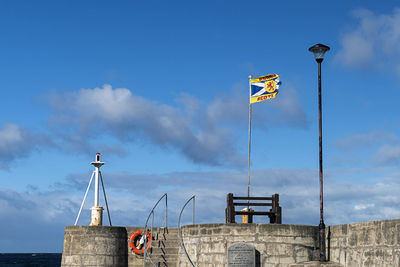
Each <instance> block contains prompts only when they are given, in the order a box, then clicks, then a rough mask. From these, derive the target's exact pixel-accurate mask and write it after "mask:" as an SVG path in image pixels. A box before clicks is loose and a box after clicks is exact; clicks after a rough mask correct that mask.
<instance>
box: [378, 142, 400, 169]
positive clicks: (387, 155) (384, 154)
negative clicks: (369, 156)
mask: <svg viewBox="0 0 400 267" xmlns="http://www.w3.org/2000/svg"><path fill="white" fill-rule="evenodd" d="M375 160H376V162H377V163H378V164H381V165H382V164H394V163H399V162H400V145H387V144H385V145H383V146H381V147H380V148H379V149H378V151H377V152H376V154H375Z"/></svg>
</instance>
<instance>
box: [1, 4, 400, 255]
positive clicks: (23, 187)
mask: <svg viewBox="0 0 400 267" xmlns="http://www.w3.org/2000/svg"><path fill="white" fill-rule="evenodd" d="M0 33H1V36H2V42H0V59H1V62H2V64H0V77H1V88H2V89H1V92H2V97H1V98H0V111H1V114H2V115H1V117H0V118H1V120H0V218H1V220H0V226H1V227H0V229H1V230H0V252H61V251H62V239H63V231H64V228H65V226H67V225H72V224H73V223H74V221H75V217H76V215H77V212H78V210H79V205H80V203H81V201H82V198H83V195H84V191H85V189H86V186H87V184H88V182H89V178H90V174H91V172H92V171H93V168H92V166H91V165H90V164H89V163H90V162H91V161H92V160H93V159H94V156H95V153H96V152H101V153H102V159H103V160H104V161H105V162H106V165H104V166H103V167H102V171H103V177H104V180H105V181H104V182H105V186H106V190H107V195H108V198H109V205H110V209H111V216H112V219H113V224H114V225H143V224H144V222H145V219H146V217H147V215H148V212H149V211H150V209H151V208H152V206H153V204H154V203H155V202H156V201H157V200H158V198H159V197H160V196H161V195H162V194H163V193H165V192H167V193H168V197H169V201H170V202H169V213H170V215H169V218H170V221H169V223H170V225H171V226H175V225H176V223H177V215H178V214H179V211H180V209H181V207H182V206H183V204H184V203H185V201H186V200H187V199H188V198H190V197H191V196H192V195H194V194H195V195H196V196H197V203H196V214H197V215H196V218H197V222H198V223H211V222H224V209H225V197H226V194H227V193H230V192H233V193H234V194H239V195H245V194H246V192H247V138H248V136H247V134H248V78H247V77H248V75H249V74H252V75H253V76H254V77H257V76H261V75H266V74H270V73H277V74H279V75H280V76H281V80H282V82H283V84H282V85H281V88H280V93H279V94H278V96H277V98H276V99H274V100H271V101H268V102H267V101H264V102H262V103H256V104H254V105H253V121H252V126H253V127H252V155H251V156H252V181H251V184H252V187H251V194H252V195H256V196H261V195H272V194H274V193H279V194H280V197H281V205H282V207H283V222H284V223H294V224H314V225H317V224H318V223H319V191H318V190H319V185H318V114H317V107H318V106H317V105H318V102H317V63H316V62H315V60H314V58H313V55H312V54H311V53H310V52H308V48H309V47H310V46H312V45H314V44H316V43H323V44H326V45H329V46H330V47H331V51H329V52H328V53H327V54H326V57H325V60H324V62H323V64H322V83H323V84H322V92H323V137H324V171H325V216H326V217H325V222H326V224H328V225H333V224H341V223H350V222H360V221H368V220H382V219H391V218H399V217H400V208H399V204H400V198H399V197H398V188H399V186H400V182H399V179H400V174H399V173H400V172H399V171H400V168H399V163H400V139H399V138H400V131H399V129H400V119H399V116H398V115H399V112H398V102H399V99H400V64H399V62H400V6H398V5H396V2H395V1H385V2H384V3H377V2H376V1H335V2H332V3H324V4H322V5H321V1H306V2H304V1H303V2H302V1H279V2H270V1H247V2H245V1H168V2H167V1H147V2H145V1H117V2H116V1H114V2H111V1H84V2H82V1H56V2H55V1H2V2H1V3H0ZM92 203H93V192H92V191H91V192H90V193H89V198H88V200H87V205H86V206H85V210H84V211H83V215H82V217H81V219H80V222H79V223H80V224H89V213H90V211H89V208H90V207H91V206H92V205H93V204H92ZM187 213H188V214H186V215H185V216H187V218H185V220H188V221H189V219H190V218H189V217H190V211H188V212H187ZM159 214H161V211H159ZM305 214H306V215H305ZM157 216H161V215H157ZM157 218H158V219H159V220H161V217H157ZM262 220H263V219H261V218H260V219H258V221H259V222H261V221H262ZM27 236H29V240H32V241H31V242H27V241H26V238H27Z"/></svg>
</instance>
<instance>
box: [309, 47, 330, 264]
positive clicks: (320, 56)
mask: <svg viewBox="0 0 400 267" xmlns="http://www.w3.org/2000/svg"><path fill="white" fill-rule="evenodd" d="M329 49H330V48H329V46H326V45H323V44H316V45H314V46H312V47H310V48H309V49H308V51H310V52H312V53H313V54H314V57H315V60H316V61H317V62H318V117H319V209H320V221H319V248H320V258H319V260H320V261H326V254H325V223H324V175H323V170H322V111H321V63H322V61H323V60H324V54H325V53H326V52H327V51H329Z"/></svg>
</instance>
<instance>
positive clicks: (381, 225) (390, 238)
mask: <svg viewBox="0 0 400 267" xmlns="http://www.w3.org/2000/svg"><path fill="white" fill-rule="evenodd" d="M399 227H400V219H396V220H386V221H372V222H365V223H354V224H344V225H336V226H330V227H328V228H327V237H329V239H327V241H328V246H327V247H329V248H330V250H329V252H330V260H332V261H335V262H338V263H340V264H342V265H343V266H349V267H353V266H354V267H357V266H360V267H361V266H362V267H373V266H382V267H384V266H387V267H389V266H391V267H393V266H400V265H399V264H400V263H399V258H400V244H399V230H400V229H399Z"/></svg>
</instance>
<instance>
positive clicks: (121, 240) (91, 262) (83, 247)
mask: <svg viewBox="0 0 400 267" xmlns="http://www.w3.org/2000/svg"><path fill="white" fill-rule="evenodd" d="M126 240H127V236H126V229H125V227H115V226H67V227H66V228H65V233H64V245H63V254H62V261H61V266H62V267H70V266H71V267H72V266H110V267H111V266H117V267H127V266H128V261H127V259H128V256H127V242H126Z"/></svg>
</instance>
